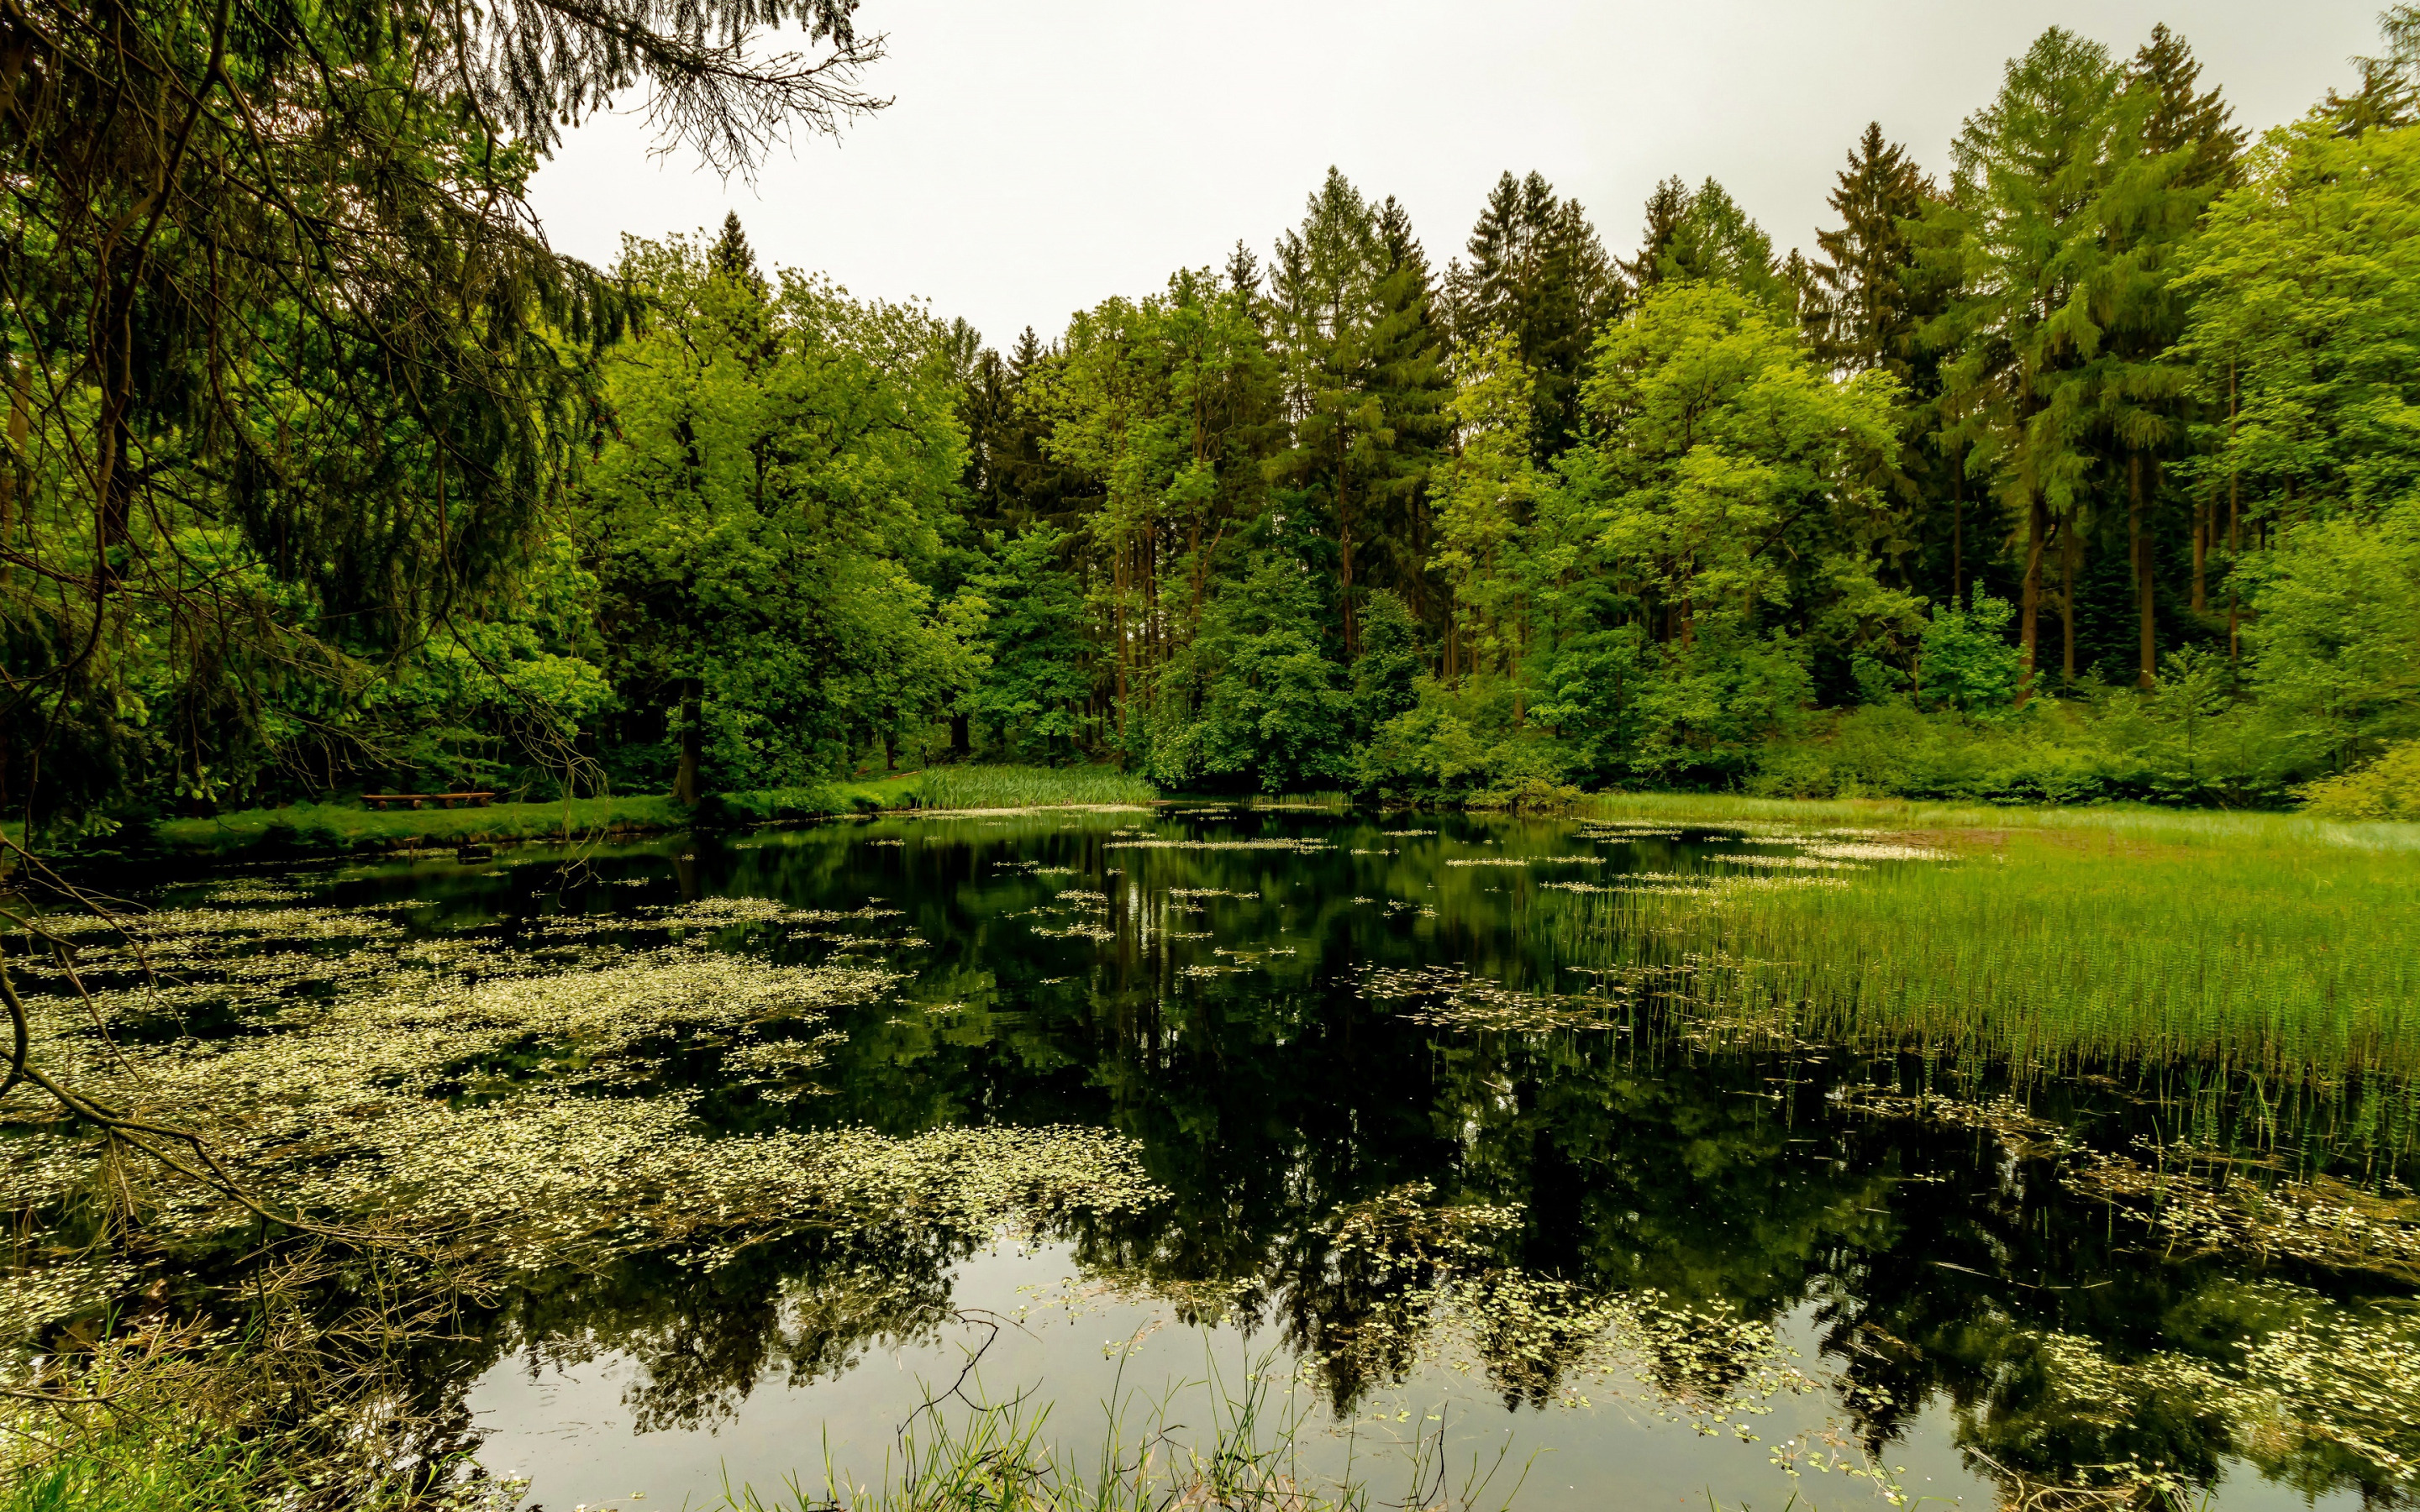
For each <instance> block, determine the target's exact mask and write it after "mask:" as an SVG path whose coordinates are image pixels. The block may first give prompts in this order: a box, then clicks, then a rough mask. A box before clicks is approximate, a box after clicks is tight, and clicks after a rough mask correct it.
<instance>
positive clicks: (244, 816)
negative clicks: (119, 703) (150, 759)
mask: <svg viewBox="0 0 2420 1512" xmlns="http://www.w3.org/2000/svg"><path fill="white" fill-rule="evenodd" d="M689 823H690V813H689V810H686V809H683V808H682V807H681V806H680V805H678V804H676V803H675V802H673V800H672V799H670V798H668V797H664V796H661V795H633V796H626V797H609V798H574V799H572V800H570V801H568V802H558V803H499V804H492V805H490V806H489V807H488V808H485V809H402V810H392V809H391V810H386V811H384V812H380V811H377V810H371V809H366V808H364V807H363V806H362V805H361V803H360V802H359V801H358V800H345V801H338V802H334V803H318V804H310V803H303V804H295V805H293V806H292V807H290V808H284V809H246V810H241V811H240V812H236V813H226V814H218V815H215V816H213V817H211V818H209V819H168V820H163V821H162V822H161V823H160V824H158V825H154V826H153V828H152V832H151V840H152V843H153V844H154V845H156V846H158V847H159V848H160V849H162V850H164V851H167V852H169V853H171V854H174V855H180V856H210V857H216V856H233V855H236V854H239V853H240V852H244V851H251V850H257V849H264V848H265V849H270V850H301V851H318V852H327V853H342V852H347V851H380V850H398V849H403V848H407V847H411V846H414V845H460V844H466V843H469V842H472V841H519V840H545V839H548V838H557V839H559V838H561V837H563V836H564V835H565V834H566V833H569V834H574V835H582V834H593V833H596V832H598V831H605V832H608V833H610V832H613V831H616V830H625V831H628V830H652V829H678V828H681V827H683V826H684V825H688V824H689Z"/></svg>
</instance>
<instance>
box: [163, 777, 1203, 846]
mask: <svg viewBox="0 0 2420 1512" xmlns="http://www.w3.org/2000/svg"><path fill="white" fill-rule="evenodd" d="M1154 796H1156V795H1155V794H1154V793H1153V791H1152V788H1151V784H1149V783H1147V782H1145V781H1143V780H1142V779H1140V778H1136V777H1131V776H1129V775H1127V774H1126V773H1124V772H1120V771H1118V770H1116V769H1115V768H1112V767H1105V766H1075V767H1042V766H942V767H931V768H928V769H926V770H924V771H922V772H904V773H898V774H893V775H888V776H884V777H880V778H872V779H861V780H856V781H848V782H828V783H824V784H821V785H819V786H815V787H801V788H762V789H755V790H752V791H746V792H737V793H716V794H709V795H707V796H706V799H705V800H704V801H703V802H701V803H700V804H699V805H698V807H697V808H696V809H695V810H690V809H688V808H685V807H683V806H682V805H680V804H677V803H675V802H674V801H673V800H672V799H671V798H670V797H667V796H665V795H661V794H640V795H618V796H613V797H603V798H575V799H571V800H569V801H567V802H566V801H558V802H553V803H498V804H491V805H489V807H487V808H485V809H402V810H385V811H383V812H381V811H379V810H371V809H367V808H365V807H363V805H362V804H361V802H360V801H359V800H358V799H340V800H336V801H334V802H329V803H319V804H312V803H302V804H294V805H291V806H289V807H287V808H283V809H247V810H240V811H239V812H235V813H225V814H217V815H213V816H212V817H210V818H207V819H169V820H163V821H162V822H161V823H159V824H158V825H154V826H152V830H151V834H150V843H151V846H152V848H154V849H156V850H160V851H164V852H166V853H168V854H169V855H171V856H183V857H191V858H195V859H204V860H216V859H226V858H231V857H234V856H242V855H247V854H252V853H261V854H278V853H288V852H293V853H302V854H311V855H345V854H349V853H356V852H376V851H392V850H411V849H416V848H422V847H432V846H452V845H465V844H473V843H489V844H504V843H509V842H511V841H544V840H564V839H567V838H582V837H591V836H597V835H604V836H619V835H640V834H651V833H656V832H659V831H663V830H673V829H688V828H691V827H704V828H737V827H742V826H746V825H768V824H786V823H803V822H807V821H810V820H815V819H825V818H830V817H832V816H834V815H837V814H851V813H878V812H882V811H885V810H892V809H1013V808H1034V807H1043V806H1048V805H1055V804H1096V803H1098V804H1125V803H1149V802H1150V801H1152V799H1153V798H1154Z"/></svg>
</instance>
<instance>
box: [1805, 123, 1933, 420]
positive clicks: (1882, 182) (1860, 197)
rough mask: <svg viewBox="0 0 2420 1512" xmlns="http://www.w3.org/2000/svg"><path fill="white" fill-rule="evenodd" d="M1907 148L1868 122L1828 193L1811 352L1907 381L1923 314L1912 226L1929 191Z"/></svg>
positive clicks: (1834, 363)
mask: <svg viewBox="0 0 2420 1512" xmlns="http://www.w3.org/2000/svg"><path fill="white" fill-rule="evenodd" d="M1933 193H1934V191H1933V188H1932V183H1931V180H1930V179H1929V178H1927V177H1925V175H1924V172H1923V170H1922V169H1920V168H1918V167H1917V166H1916V162H1915V160H1914V159H1912V158H1910V157H1909V156H1908V155H1907V149H1906V148H1904V147H1900V145H1899V144H1898V143H1896V142H1890V141H1886V140H1885V139H1884V137H1883V129H1882V124H1881V123H1880V122H1879V121H1876V122H1869V123H1868V124H1867V127H1866V131H1865V135H1863V136H1862V137H1860V138H1858V140H1857V145H1856V146H1855V147H1852V148H1850V150H1849V165H1848V167H1846V168H1845V169H1843V170H1841V172H1840V174H1839V177H1838V179H1837V181H1836V182H1835V183H1834V185H1833V189H1832V193H1831V195H1830V201H1829V202H1830V204H1831V207H1832V212H1833V213H1834V214H1835V215H1838V217H1839V218H1840V224H1839V225H1838V226H1837V227H1835V228H1834V229H1832V230H1828V231H1818V232H1817V233H1815V245H1816V247H1817V248H1818V249H1819V250H1820V251H1821V252H1822V253H1823V261H1821V262H1818V263H1816V264H1814V265H1813V267H1812V269H1811V272H1812V274H1813V278H1814V287H1815V291H1816V295H1817V299H1818V301H1819V302H1818V304H1817V306H1816V309H1815V311H1814V312H1813V313H1814V315H1815V316H1816V318H1815V319H1814V321H1813V322H1812V327H1813V334H1814V338H1815V353H1816V356H1817V357H1818V358H1820V359H1821V360H1822V361H1823V363H1824V365H1826V366H1827V367H1832V368H1837V369H1839V370H1840V371H1843V372H1851V373H1863V372H1870V371H1874V370H1876V369H1879V370H1881V371H1883V372H1886V373H1889V374H1891V375H1892V376H1893V377H1895V378H1899V379H1900V381H1901V382H1905V381H1907V379H1908V378H1909V377H1910V372H1911V367H1912V364H1913V363H1914V361H1915V359H1916V332H1917V330H1918V328H1919V327H1920V326H1921V325H1922V324H1923V320H1924V316H1925V312H1924V311H1922V310H1920V309H1919V308H1917V307H1916V304H1915V301H1914V294H1915V290H1914V288H1913V287H1912V285H1913V284H1914V282H1915V279H1914V274H1915V266H1916V247H1915V243H1914V241H1913V239H1912V228H1913V227H1912V223H1914V221H1915V220H1916V217H1917V216H1919V215H1921V214H1923V212H1924V208H1925V205H1926V203H1927V202H1928V201H1930V200H1931V198H1932V196H1933Z"/></svg>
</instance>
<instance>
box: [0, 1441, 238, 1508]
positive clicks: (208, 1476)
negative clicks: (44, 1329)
mask: <svg viewBox="0 0 2420 1512" xmlns="http://www.w3.org/2000/svg"><path fill="white" fill-rule="evenodd" d="M9 1427H10V1428H11V1429H12V1431H11V1433H10V1434H9V1437H10V1438H12V1439H15V1440H17V1441H18V1442H19V1447H18V1449H17V1451H16V1452H17V1454H18V1456H20V1457H23V1458H22V1459H21V1462H20V1463H18V1464H16V1465H15V1466H14V1467H12V1468H11V1469H10V1470H9V1471H8V1472H7V1485H6V1488H5V1489H0V1512H253V1509H254V1508H258V1507H267V1506H271V1505H273V1504H274V1499H273V1498H272V1497H271V1495H270V1494H269V1492H270V1488H269V1487H268V1486H267V1485H266V1484H265V1482H266V1480H267V1478H268V1466H267V1464H266V1457H265V1454H264V1452H263V1451H262V1450H261V1449H260V1448H259V1447H258V1446H257V1445H254V1444H247V1443H243V1442H242V1441H240V1439H238V1438H237V1437H235V1436H234V1435H232V1434H225V1433H214V1432H209V1431H207V1430H203V1429H198V1428H191V1427H174V1426H170V1425H165V1424H162V1423H159V1422H147V1421H140V1420H135V1421H130V1422H127V1423H125V1424H122V1425H120V1426H118V1427H115V1428H113V1429H109V1430H104V1431H101V1432H97V1433H91V1434H79V1435H76V1436H74V1437H73V1438H71V1439H70V1440H69V1441H68V1442H66V1443H55V1444H54V1443H45V1442H44V1441H45V1440H47V1439H48V1438H49V1437H50V1436H51V1433H52V1432H53V1431H54V1428H53V1425H51V1424H50V1423H48V1422H29V1421H20V1422H17V1423H14V1424H11V1425H9ZM29 1435H30V1437H28V1436H29ZM28 1443H30V1444H32V1445H34V1446H35V1447H34V1449H33V1451H32V1453H31V1454H30V1455H28V1454H27V1449H26V1447H25V1445H26V1444H28Z"/></svg>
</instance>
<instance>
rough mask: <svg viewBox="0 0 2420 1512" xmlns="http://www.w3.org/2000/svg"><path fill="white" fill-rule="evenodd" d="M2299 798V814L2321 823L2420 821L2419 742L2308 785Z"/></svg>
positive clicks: (2404, 745)
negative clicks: (2307, 815)
mask: <svg viewBox="0 0 2420 1512" xmlns="http://www.w3.org/2000/svg"><path fill="white" fill-rule="evenodd" d="M2302 798H2303V811H2304V812H2305V813H2308V814H2313V815H2316V816H2318V817H2319V818H2321V819H2420V740H2407V741H2405V742H2404V743H2403V744H2401V745H2399V746H2394V747H2390V748H2388V749H2387V752H2386V754H2384V755H2383V756H2381V757H2379V758H2378V760H2376V761H2374V762H2371V763H2370V764H2368V765H2366V766H2363V767H2360V768H2358V769H2356V770H2354V771H2350V772H2347V773H2345V774H2344V775H2343V776H2341V777H2323V778H2321V779H2319V780H2318V781H2316V782H2312V783H2309V784H2307V785H2306V786H2304V788H2303V790H2302Z"/></svg>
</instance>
